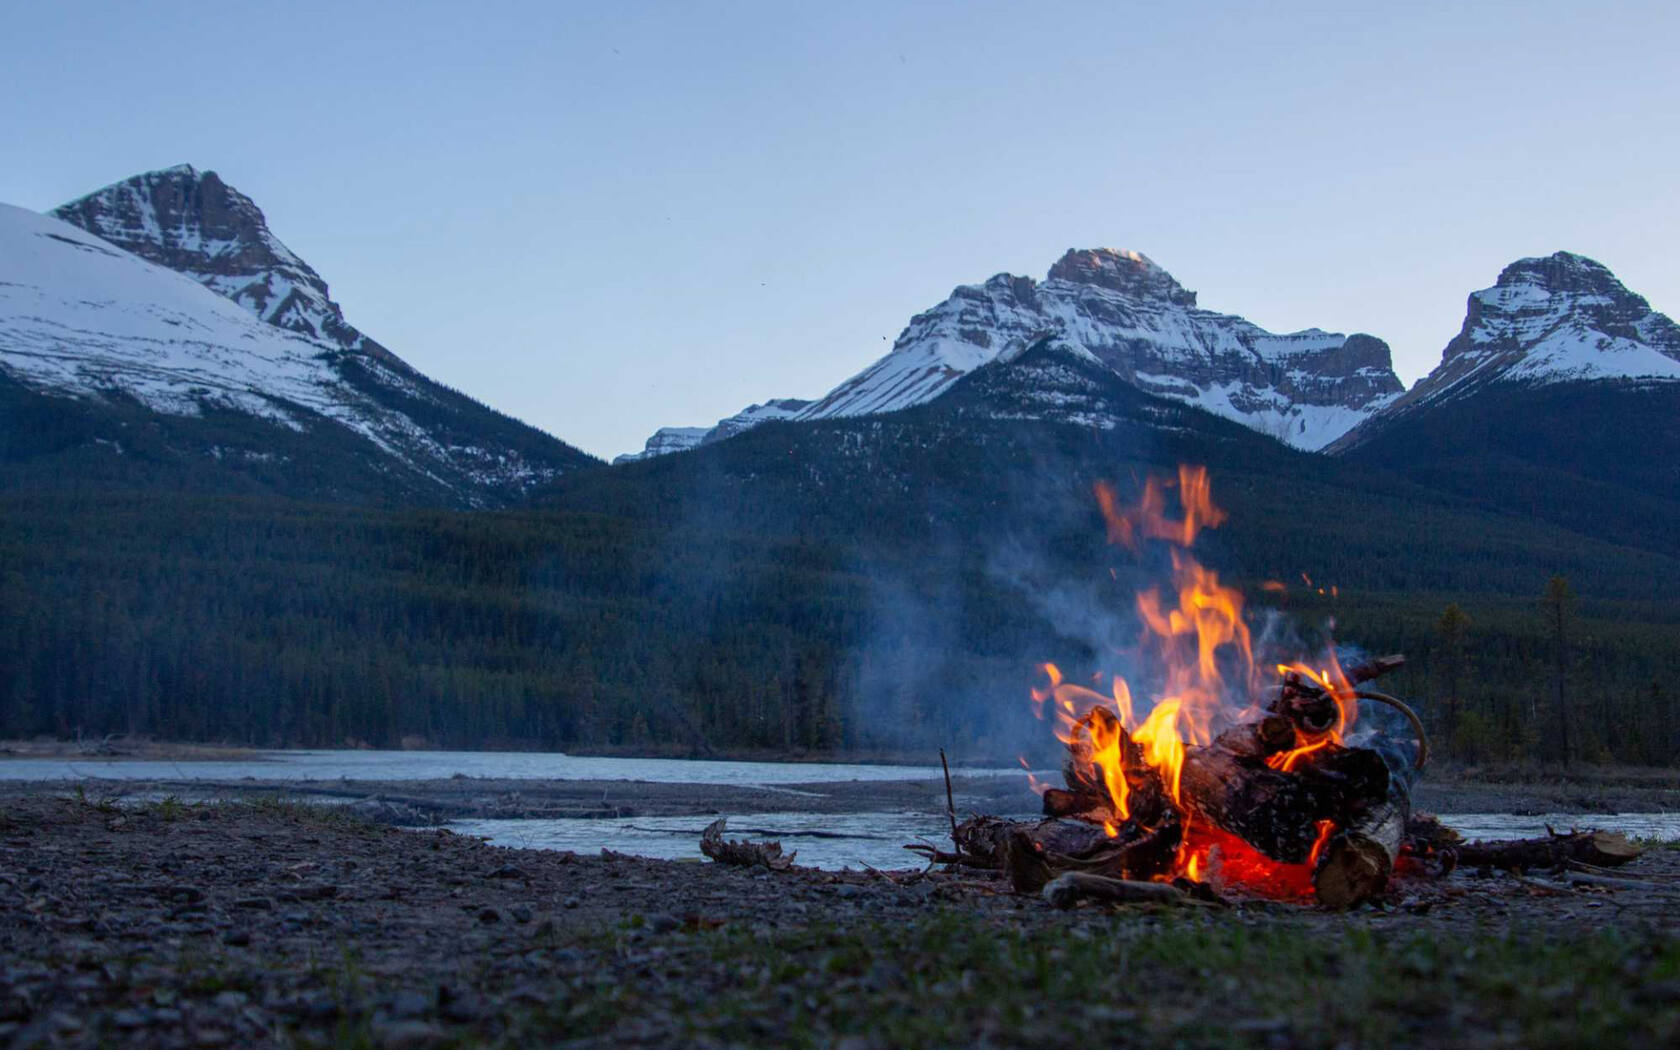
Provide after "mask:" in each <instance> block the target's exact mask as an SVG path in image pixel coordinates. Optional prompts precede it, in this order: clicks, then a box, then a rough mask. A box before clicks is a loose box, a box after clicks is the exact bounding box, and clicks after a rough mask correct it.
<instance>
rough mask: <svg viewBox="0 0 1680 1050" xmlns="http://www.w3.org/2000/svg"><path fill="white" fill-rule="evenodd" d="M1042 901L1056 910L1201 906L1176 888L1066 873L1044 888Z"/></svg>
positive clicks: (1082, 873)
mask: <svg viewBox="0 0 1680 1050" xmlns="http://www.w3.org/2000/svg"><path fill="white" fill-rule="evenodd" d="M1043 893H1044V899H1045V900H1047V901H1049V902H1050V903H1051V904H1053V905H1055V906H1056V907H1058V908H1064V909H1065V908H1072V907H1073V906H1074V905H1076V904H1078V903H1079V902H1080V901H1087V900H1089V901H1101V902H1103V903H1105V904H1200V903H1201V902H1200V901H1197V900H1195V899H1194V898H1192V897H1190V896H1189V895H1187V894H1186V893H1185V892H1184V891H1183V890H1181V889H1179V888H1178V887H1177V886H1174V885H1171V884H1170V883H1165V882H1137V881H1134V880H1131V879H1111V878H1109V877H1107V876H1105V875H1088V874H1086V873H1084V872H1079V871H1069V872H1063V873H1062V874H1060V875H1058V876H1056V877H1055V878H1054V879H1052V880H1050V882H1048V883H1046V884H1045V886H1044V890H1043Z"/></svg>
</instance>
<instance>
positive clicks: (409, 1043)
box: [373, 1021, 444, 1050]
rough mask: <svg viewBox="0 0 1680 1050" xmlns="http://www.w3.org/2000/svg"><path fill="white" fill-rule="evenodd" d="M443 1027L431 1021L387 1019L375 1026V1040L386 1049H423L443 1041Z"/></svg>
mask: <svg viewBox="0 0 1680 1050" xmlns="http://www.w3.org/2000/svg"><path fill="white" fill-rule="evenodd" d="M443 1037H444V1036H443V1029H442V1028H440V1027H438V1026H437V1025H435V1024H433V1023H431V1022H429V1021H387V1022H385V1023H384V1024H376V1025H374V1026H373V1041H374V1042H375V1043H376V1044H377V1045H379V1046H380V1047H382V1048H384V1050H423V1048H425V1047H429V1046H436V1045H437V1044H438V1043H441V1042H443Z"/></svg>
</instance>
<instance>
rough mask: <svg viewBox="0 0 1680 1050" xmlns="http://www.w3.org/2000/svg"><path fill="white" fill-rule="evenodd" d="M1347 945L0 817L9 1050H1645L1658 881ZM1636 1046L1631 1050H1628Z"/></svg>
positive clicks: (1215, 928) (359, 831)
mask: <svg viewBox="0 0 1680 1050" xmlns="http://www.w3.org/2000/svg"><path fill="white" fill-rule="evenodd" d="M1620 874H1622V875H1624V876H1626V877H1627V878H1630V879H1636V880H1638V881H1640V882H1642V883H1645V884H1646V885H1644V886H1642V887H1638V888H1623V889H1615V890H1605V889H1585V888H1566V887H1563V886H1562V885H1561V884H1560V883H1556V882H1554V881H1552V880H1549V879H1547V878H1546V877H1545V876H1544V875H1540V876H1537V877H1531V878H1529V879H1528V880H1526V881H1524V880H1521V879H1518V878H1515V877H1512V876H1507V875H1500V874H1483V873H1477V872H1467V871H1465V872H1458V873H1455V874H1453V875H1452V876H1450V877H1448V878H1445V879H1435V880H1421V879H1419V880H1410V881H1404V882H1400V883H1397V884H1396V886H1395V888H1394V891H1393V893H1392V894H1391V896H1390V897H1389V898H1388V899H1387V900H1385V901H1383V902H1381V903H1380V904H1378V905H1376V906H1369V907H1365V908H1362V909H1360V910H1358V911H1356V912H1353V913H1349V914H1332V913H1328V912H1324V911H1321V910H1318V909H1315V908H1311V907H1304V906H1301V905H1296V904H1282V903H1277V902H1245V903H1239V904H1237V905H1236V906H1234V907H1227V908H1196V909H1162V908H1160V907H1158V906H1155V907H1132V908H1127V909H1121V910H1118V911H1110V910H1103V909H1097V908H1080V909H1076V910H1074V911H1071V912H1060V911H1056V910H1054V909H1052V908H1050V907H1049V906H1048V905H1047V904H1045V903H1044V902H1043V901H1042V900H1040V899H1038V898H1037V897H1020V896H1015V895H1012V894H1009V893H1008V892H1007V887H1006V886H1004V885H1002V884H1000V883H998V882H996V881H994V880H991V879H989V878H986V877H983V876H979V875H975V874H963V875H948V874H944V873H939V872H933V873H925V874H923V873H910V872H906V873H893V874H890V875H879V874H868V873H852V872H847V873H833V872H817V871H806V870H795V871H793V872H786V873H781V872H776V873H773V872H768V871H764V870H762V869H741V868H726V867H721V866H718V865H715V864H711V863H694V862H676V861H672V862H664V861H652V860H643V859H637V858H629V857H623V856H617V855H612V854H600V855H589V856H582V855H573V854H570V853H557V852H547V851H527V850H511V849H503V848H498V847H492V846H489V845H487V844H486V843H484V842H481V841H479V840H477V839H473V838H469V837H465V836H460V835H455V834H451V833H449V832H447V831H442V830H433V831H400V830H395V829H392V828H388V827H384V826H379V825H375V824H371V823H368V822H366V821H363V820H360V819H357V818H354V817H351V816H349V815H347V814H345V813H344V812H343V811H342V810H340V809H339V808H337V807H313V806H301V805H296V804H292V803H283V802H274V801H261V800H259V801H254V802H240V803H221V804H206V805H187V804H181V803H178V802H173V801H171V802H163V803H153V804H147V805H142V806H134V805H115V804H108V803H100V802H95V801H88V800H87V799H86V798H83V799H80V800H78V799H73V798H62V797H58V798H54V797H27V796H18V795H14V796H12V797H10V798H7V799H5V800H4V801H3V802H0V1040H6V1041H9V1042H10V1043H11V1045H13V1046H18V1047H24V1046H75V1047H83V1046H85V1047H93V1046H148V1047H150V1046H158V1047H176V1046H180V1047H220V1046H230V1047H231V1046H295V1045H334V1046H336V1045H346V1046H381V1047H427V1046H447V1045H577V1046H614V1047H623V1046H690V1045H692V1046H730V1045H763V1046H842V1047H845V1048H847V1050H866V1048H868V1047H875V1046H894V1045H923V1046H929V1045H931V1046H940V1045H951V1046H965V1045H997V1046H1034V1047H1043V1046H1063V1045H1068V1046H1072V1045H1080V1046H1089V1045H1093V1042H1092V1041H1093V1040H1094V1039H1099V1038H1100V1039H1102V1040H1104V1042H1105V1043H1106V1044H1118V1045H1131V1044H1134V1043H1136V1044H1139V1045H1144V1044H1154V1045H1162V1043H1163V1041H1164V1042H1165V1043H1177V1044H1179V1045H1186V1046H1202V1045H1207V1046H1232V1045H1237V1046H1247V1045H1255V1046H1325V1047H1333V1046H1362V1045H1384V1046H1412V1045H1416V1046H1437V1045H1466V1046H1469V1045H1475V1046H1482V1045H1489V1046H1492V1045H1502V1046H1535V1045H1558V1046H1564V1045H1580V1043H1581V1042H1582V1041H1584V1040H1587V1039H1591V1040H1593V1041H1594V1042H1596V1043H1598V1044H1600V1045H1604V1046H1615V1045H1658V1044H1660V1043H1662V1042H1665V1041H1667V1040H1669V1039H1671V1038H1673V1037H1674V1036H1675V1034H1676V1033H1677V1032H1680V1028H1677V1026H1676V1023H1677V1018H1680V941H1677V939H1676V938H1675V932H1676V927H1677V926H1680V909H1677V908H1676V902H1677V901H1680V852H1676V851H1674V850H1670V849H1666V848H1653V849H1651V850H1649V851H1648V852H1647V853H1646V855H1645V856H1643V857H1642V858H1641V859H1639V860H1638V861H1636V862H1635V863H1634V864H1633V865H1631V866H1629V867H1627V868H1624V869H1621V872H1620ZM1653 1041H1655V1042H1653Z"/></svg>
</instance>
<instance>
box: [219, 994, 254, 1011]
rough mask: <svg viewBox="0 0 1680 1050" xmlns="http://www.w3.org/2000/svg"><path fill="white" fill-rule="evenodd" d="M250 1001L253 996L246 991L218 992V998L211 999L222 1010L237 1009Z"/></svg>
mask: <svg viewBox="0 0 1680 1050" xmlns="http://www.w3.org/2000/svg"><path fill="white" fill-rule="evenodd" d="M250 1001H251V997H250V996H248V995H246V994H245V993H244V992H231V991H230V992H217V993H216V998H214V999H212V1000H211V1002H213V1003H215V1004H216V1006H217V1007H218V1008H219V1009H222V1010H237V1009H239V1008H240V1007H242V1006H244V1005H245V1004H246V1003H248V1002H250Z"/></svg>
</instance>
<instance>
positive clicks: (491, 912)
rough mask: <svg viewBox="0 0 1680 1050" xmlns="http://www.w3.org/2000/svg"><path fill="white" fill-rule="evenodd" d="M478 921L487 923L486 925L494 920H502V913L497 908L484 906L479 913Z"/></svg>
mask: <svg viewBox="0 0 1680 1050" xmlns="http://www.w3.org/2000/svg"><path fill="white" fill-rule="evenodd" d="M478 921H479V922H482V923H485V924H486V925H488V924H490V923H493V922H501V921H502V913H501V912H499V911H497V910H496V909H495V908H484V909H482V910H480V911H479V913H478Z"/></svg>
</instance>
